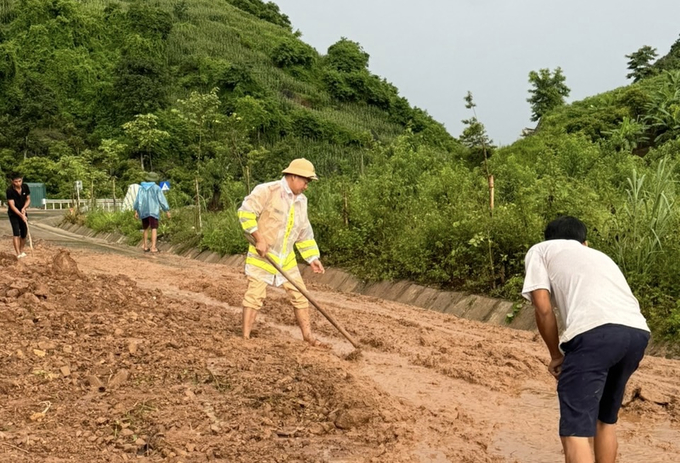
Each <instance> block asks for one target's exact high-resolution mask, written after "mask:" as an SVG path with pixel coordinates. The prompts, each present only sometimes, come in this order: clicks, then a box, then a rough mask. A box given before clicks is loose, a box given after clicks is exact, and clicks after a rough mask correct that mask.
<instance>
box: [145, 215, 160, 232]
mask: <svg viewBox="0 0 680 463" xmlns="http://www.w3.org/2000/svg"><path fill="white" fill-rule="evenodd" d="M149 227H150V228H151V229H152V230H155V229H157V228H158V219H157V218H155V217H146V218H144V219H142V228H143V229H144V230H146V229H147V228H149Z"/></svg>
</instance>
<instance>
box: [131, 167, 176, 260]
mask: <svg viewBox="0 0 680 463" xmlns="http://www.w3.org/2000/svg"><path fill="white" fill-rule="evenodd" d="M158 179H159V176H158V174H157V173H155V172H149V173H147V174H146V182H142V183H141V184H140V186H139V191H138V192H137V199H135V204H134V206H133V209H134V210H135V218H136V219H142V228H143V229H144V252H152V253H157V252H158V248H156V238H157V236H158V219H160V216H161V209H162V210H163V211H165V213H166V215H167V216H168V219H169V218H170V212H169V211H170V206H169V205H168V200H167V199H165V195H164V194H163V190H161V187H159V186H158V185H157V184H156V182H157V181H158ZM149 228H150V229H151V248H149V247H148V242H149V241H148V238H149V235H148V232H149Z"/></svg>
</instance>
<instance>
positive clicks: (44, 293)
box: [33, 283, 50, 299]
mask: <svg viewBox="0 0 680 463" xmlns="http://www.w3.org/2000/svg"><path fill="white" fill-rule="evenodd" d="M33 294H35V295H36V296H37V297H39V298H42V299H47V297H48V296H49V294H50V290H49V288H48V287H47V285H46V284H44V283H37V284H36V285H35V289H33Z"/></svg>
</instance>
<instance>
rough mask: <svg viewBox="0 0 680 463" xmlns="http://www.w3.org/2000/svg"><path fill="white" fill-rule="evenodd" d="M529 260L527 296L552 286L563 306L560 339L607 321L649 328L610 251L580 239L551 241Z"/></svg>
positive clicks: (534, 250) (556, 300) (554, 298)
mask: <svg viewBox="0 0 680 463" xmlns="http://www.w3.org/2000/svg"><path fill="white" fill-rule="evenodd" d="M524 264H525V266H526V277H525V279H524V287H523V288H522V296H524V297H525V298H527V299H528V300H529V301H531V291H534V290H536V289H547V290H548V291H550V295H551V296H552V301H553V304H554V305H555V306H556V307H557V308H558V309H559V311H560V315H561V316H562V321H563V322H564V326H565V329H564V332H563V333H562V335H561V336H560V342H561V343H563V342H567V341H569V340H570V339H572V338H574V337H575V336H577V335H579V334H581V333H584V332H586V331H588V330H591V329H593V328H596V327H598V326H601V325H606V324H607V323H614V324H617V325H625V326H630V327H632V328H638V329H641V330H645V331H649V327H647V322H646V321H645V318H644V317H643V316H642V313H640V304H639V303H638V301H637V299H636V298H635V296H633V292H632V291H631V290H630V286H628V283H627V282H626V279H625V277H624V276H623V273H621V270H620V269H619V267H618V266H617V265H616V264H615V263H614V261H613V260H611V258H609V256H607V255H606V254H604V253H602V252H600V251H597V250H595V249H591V248H589V247H587V246H584V245H582V244H581V243H579V242H578V241H576V240H550V241H543V242H542V243H538V244H536V245H534V246H532V248H531V249H529V252H527V255H526V258H525V261H524Z"/></svg>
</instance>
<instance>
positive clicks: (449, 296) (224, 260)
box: [51, 220, 536, 330]
mask: <svg viewBox="0 0 680 463" xmlns="http://www.w3.org/2000/svg"><path fill="white" fill-rule="evenodd" d="M51 225H53V226H57V227H59V228H61V229H63V230H65V231H68V232H70V233H74V234H76V235H81V236H85V237H91V238H97V239H99V240H104V241H106V242H108V243H115V244H123V245H125V244H126V243H127V242H128V238H127V237H126V236H124V235H120V234H117V233H96V232H94V231H93V230H91V229H89V228H87V227H84V226H82V225H75V224H68V223H61V224H60V223H57V221H56V220H55V221H54V222H53V223H52V224H51ZM158 248H159V249H160V250H161V251H163V252H166V253H173V254H177V255H181V256H183V257H187V258H190V259H196V260H200V261H202V262H206V263H215V264H222V265H228V266H235V267H240V266H242V265H243V263H244V259H245V257H244V256H242V255H232V256H221V255H219V254H217V253H215V252H212V251H200V250H199V249H195V248H193V249H189V250H186V251H184V252H182V253H180V252H179V251H178V247H177V246H170V245H168V244H166V243H159V244H158ZM300 270H301V272H302V276H303V277H304V278H305V281H308V282H310V283H315V284H319V285H324V286H326V287H329V288H331V289H334V290H336V291H340V292H345V293H355V294H362V295H365V296H371V297H375V298H379V299H386V300H390V301H395V302H400V303H402V304H408V305H413V306H416V307H421V308H424V309H428V310H434V311H437V312H441V313H446V314H450V315H454V316H456V317H460V318H466V319H469V320H478V321H481V322H485V323H490V324H493V325H499V326H508V327H510V328H515V329H521V330H535V328H536V325H535V322H534V311H533V310H531V307H530V306H529V305H528V304H527V303H522V304H521V305H519V304H516V303H513V302H511V301H506V300H503V299H494V298H490V297H485V296H479V295H473V294H466V293H462V292H457V291H442V290H438V289H435V288H429V287H427V286H423V285H418V284H415V283H411V282H408V281H397V282H392V281H383V282H377V283H368V282H364V281H362V280H359V279H358V278H356V277H354V276H352V275H350V274H349V273H347V272H345V271H343V270H339V269H333V268H327V269H326V273H324V274H323V275H318V274H315V273H314V272H312V270H311V268H310V267H309V266H307V265H301V266H300Z"/></svg>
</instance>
